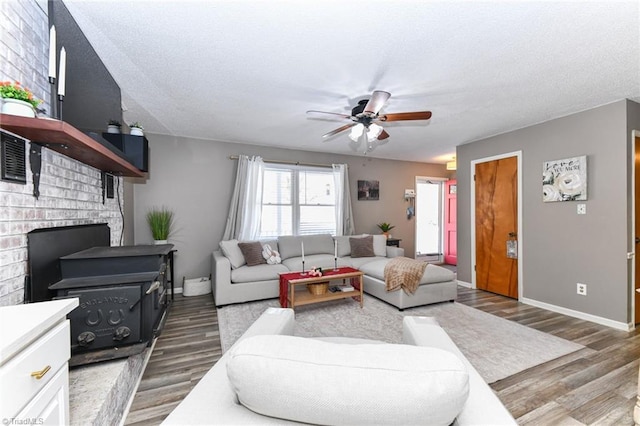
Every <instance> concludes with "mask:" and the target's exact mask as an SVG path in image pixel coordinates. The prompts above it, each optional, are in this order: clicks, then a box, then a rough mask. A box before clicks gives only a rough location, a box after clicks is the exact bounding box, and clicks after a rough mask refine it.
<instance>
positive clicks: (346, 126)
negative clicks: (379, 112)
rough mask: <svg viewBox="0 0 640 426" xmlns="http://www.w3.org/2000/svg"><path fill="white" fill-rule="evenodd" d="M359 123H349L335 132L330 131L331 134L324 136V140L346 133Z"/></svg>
mask: <svg viewBox="0 0 640 426" xmlns="http://www.w3.org/2000/svg"><path fill="white" fill-rule="evenodd" d="M357 124H358V123H349V124H345V125H344V126H342V127H338V128H337V129H335V130H332V131H330V132H329V133H325V134H324V135H322V137H323V138H328V137H329V136H333V135H337V134H338V133H340V132H344V131H345V130H347V129H350V128H352V127H353V126H355V125H357Z"/></svg>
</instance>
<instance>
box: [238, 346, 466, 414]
mask: <svg viewBox="0 0 640 426" xmlns="http://www.w3.org/2000/svg"><path fill="white" fill-rule="evenodd" d="M227 376H228V377H229V383H230V384H231V388H232V389H233V391H234V393H235V394H236V396H237V398H238V401H239V402H240V403H241V404H242V405H244V406H245V407H247V408H249V409H250V410H252V411H254V412H256V413H260V414H263V415H266V416H270V417H276V418H281V419H287V420H294V421H297V422H302V423H305V424H327V425H328V424H354V425H356V424H397V425H409V424H424V423H428V424H434V425H436V424H438V425H449V424H452V422H453V421H454V420H455V418H456V416H457V415H458V414H459V413H460V411H462V408H463V407H464V404H465V402H466V400H467V396H468V394H469V373H468V371H467V368H466V367H465V365H464V364H463V362H462V361H461V360H460V359H459V358H458V357H457V356H456V355H454V354H452V353H451V352H448V351H446V350H443V349H437V348H430V347H423V346H412V345H394V344H376V343H374V344H367V343H364V344H342V343H332V342H326V341H319V340H315V339H306V338H303V337H297V336H284V335H276V336H254V337H248V338H246V339H244V340H242V341H240V342H238V343H237V344H236V345H235V346H234V347H233V348H232V349H231V350H230V351H229V358H228V361H227ZM345 398H346V399H348V409H340V410H338V409H336V407H346V406H345Z"/></svg>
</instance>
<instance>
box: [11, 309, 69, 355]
mask: <svg viewBox="0 0 640 426" xmlns="http://www.w3.org/2000/svg"><path fill="white" fill-rule="evenodd" d="M76 306H78V299H77V298H72V299H61V300H52V301H50V302H37V303H28V304H24V305H13V306H3V307H0V365H2V364H4V363H5V362H7V361H8V360H9V359H11V358H12V357H13V356H15V355H16V354H17V353H19V352H20V351H21V350H22V349H24V348H25V347H27V346H28V345H30V344H31V343H32V342H33V341H34V340H36V339H37V338H38V337H39V336H41V335H42V334H44V333H45V332H46V331H47V330H49V329H50V328H52V327H53V326H55V325H56V324H58V323H59V322H60V321H62V320H64V319H66V317H67V314H68V313H69V312H71V311H72V310H74V309H75V308H76Z"/></svg>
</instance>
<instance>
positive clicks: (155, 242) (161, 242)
mask: <svg viewBox="0 0 640 426" xmlns="http://www.w3.org/2000/svg"><path fill="white" fill-rule="evenodd" d="M153 244H155V245H157V246H160V245H162V244H167V240H153Z"/></svg>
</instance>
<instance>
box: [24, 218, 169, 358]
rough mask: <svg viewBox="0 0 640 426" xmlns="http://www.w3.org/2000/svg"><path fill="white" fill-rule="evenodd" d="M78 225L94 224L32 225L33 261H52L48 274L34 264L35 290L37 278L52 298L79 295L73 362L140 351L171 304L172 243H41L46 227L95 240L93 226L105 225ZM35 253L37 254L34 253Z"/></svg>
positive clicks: (73, 329)
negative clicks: (58, 246)
mask: <svg viewBox="0 0 640 426" xmlns="http://www.w3.org/2000/svg"><path fill="white" fill-rule="evenodd" d="M79 226H80V227H82V226H90V227H94V228H86V229H81V230H79V229H78V226H76V227H63V228H49V229H48V230H37V232H36V231H33V232H36V234H34V235H36V236H35V237H33V238H29V243H28V245H29V255H30V259H29V260H30V264H31V263H35V264H36V265H48V266H49V268H48V269H49V275H48V276H47V278H46V279H43V277H42V272H43V271H37V270H34V268H33V267H31V268H30V269H31V274H30V276H31V287H32V288H31V289H30V290H31V293H32V294H36V293H44V292H43V291H41V290H40V291H36V289H34V288H33V286H34V283H36V282H38V283H39V285H42V283H43V282H44V283H47V289H48V292H49V293H48V295H47V296H49V297H50V298H51V299H59V298H69V297H77V298H79V302H80V303H79V306H78V307H77V308H76V309H74V310H73V311H72V312H71V313H70V314H69V315H68V318H69V320H70V322H71V354H72V357H71V361H70V365H72V366H73V365H83V364H88V363H91V362H97V361H103V360H108V359H115V358H121V357H125V356H129V355H133V354H136V353H139V352H141V351H142V350H144V348H145V347H147V346H148V345H149V344H150V343H151V342H152V341H153V338H154V337H156V336H158V335H159V334H160V332H161V331H162V327H163V326H164V321H165V319H166V313H167V308H168V304H169V299H168V297H167V268H168V267H171V265H168V264H167V262H168V260H169V258H170V256H169V254H170V252H171V250H172V248H173V245H172V244H165V245H140V246H120V247H109V246H108V241H107V245H104V246H99V245H98V246H92V247H88V248H84V249H80V250H76V249H78V248H79V247H81V246H82V245H84V244H83V243H82V241H76V243H75V244H72V245H74V247H72V248H68V247H65V248H64V249H63V250H62V251H68V250H72V251H71V252H69V253H61V252H60V250H59V249H55V248H54V247H56V246H55V245H54V246H50V248H51V250H43V248H42V247H39V246H40V245H41V244H42V240H43V238H42V237H43V234H46V233H47V232H50V233H53V234H54V235H55V236H56V237H58V238H63V237H64V236H65V231H68V232H66V233H67V234H69V235H74V236H75V237H76V238H78V239H82V237H81V236H82V235H83V234H88V235H92V237H91V238H87V241H89V245H93V244H95V241H96V239H95V238H94V236H93V234H94V233H95V231H98V232H103V231H104V230H102V229H100V228H95V225H79ZM104 226H106V224H104ZM29 236H31V233H30V234H29ZM45 236H46V235H45ZM47 237H48V236H47ZM44 239H45V240H46V239H47V238H44ZM102 242H103V241H102ZM32 246H33V247H32ZM32 249H33V250H32ZM43 251H44V252H46V253H45V256H44V257H48V261H46V262H45V261H43V260H42V257H43V253H42V252H43ZM32 254H34V255H35V256H36V259H33V260H32V259H31V255H32ZM56 256H57V257H56ZM41 269H42V268H41ZM44 269H45V270H46V269H47V268H44ZM32 301H36V300H32Z"/></svg>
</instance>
